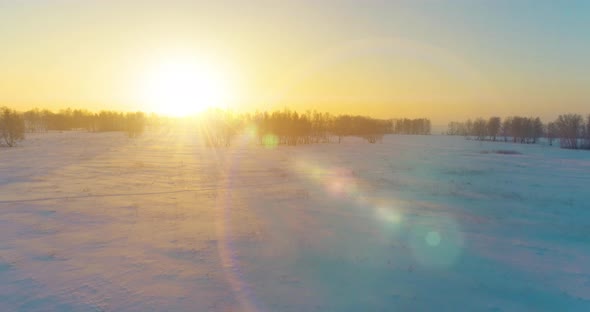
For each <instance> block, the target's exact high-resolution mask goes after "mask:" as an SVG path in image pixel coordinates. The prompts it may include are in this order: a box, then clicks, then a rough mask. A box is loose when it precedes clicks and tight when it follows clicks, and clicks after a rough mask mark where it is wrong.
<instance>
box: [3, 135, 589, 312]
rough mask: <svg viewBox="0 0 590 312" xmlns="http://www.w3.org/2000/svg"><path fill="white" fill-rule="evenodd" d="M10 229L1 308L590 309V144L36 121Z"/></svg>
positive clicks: (8, 208) (21, 164)
mask: <svg viewBox="0 0 590 312" xmlns="http://www.w3.org/2000/svg"><path fill="white" fill-rule="evenodd" d="M497 150H514V151H518V152H519V153H520V154H499V153H496V152H494V151H497ZM0 237H1V240H0V311H590V153H589V152H584V151H570V150H561V149H559V148H556V147H549V146H539V145H518V144H506V143H491V142H476V141H467V140H464V139H463V138H461V137H445V136H387V137H385V139H384V142H383V143H382V144H368V143H366V142H362V141H359V140H356V139H346V140H345V141H344V142H343V143H342V144H322V145H309V146H296V147H282V146H281V147H278V148H275V149H269V148H264V147H260V146H253V145H248V144H245V143H239V144H235V146H233V147H231V148H229V149H224V148H221V149H209V148H204V147H202V146H201V145H200V144H199V141H198V140H197V139H196V138H195V136H194V135H192V134H191V133H188V132H169V133H166V132H162V133H157V134H156V133H146V134H145V135H144V136H143V137H140V138H138V139H128V138H127V137H125V135H123V134H121V133H84V132H64V133H47V134H32V135H29V136H28V138H27V140H26V141H24V142H23V143H22V144H21V145H20V146H19V147H17V148H12V149H9V148H0Z"/></svg>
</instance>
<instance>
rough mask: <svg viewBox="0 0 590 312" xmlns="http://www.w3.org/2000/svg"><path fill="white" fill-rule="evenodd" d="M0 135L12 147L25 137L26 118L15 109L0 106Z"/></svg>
mask: <svg viewBox="0 0 590 312" xmlns="http://www.w3.org/2000/svg"><path fill="white" fill-rule="evenodd" d="M0 135H2V138H3V139H4V142H5V143H6V145H8V146H10V147H12V146H15V145H16V142H18V141H21V140H24V138H25V120H24V118H23V117H22V116H21V115H20V114H19V113H17V112H16V111H15V110H13V109H10V108H7V107H2V108H0Z"/></svg>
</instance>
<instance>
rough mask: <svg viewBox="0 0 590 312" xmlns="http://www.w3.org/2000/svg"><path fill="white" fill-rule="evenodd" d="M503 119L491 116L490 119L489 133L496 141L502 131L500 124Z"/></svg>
mask: <svg viewBox="0 0 590 312" xmlns="http://www.w3.org/2000/svg"><path fill="white" fill-rule="evenodd" d="M501 123H502V120H501V119H500V117H491V118H490V119H489V120H488V135H489V136H490V137H491V138H492V140H493V141H496V136H498V134H499V133H500V126H501Z"/></svg>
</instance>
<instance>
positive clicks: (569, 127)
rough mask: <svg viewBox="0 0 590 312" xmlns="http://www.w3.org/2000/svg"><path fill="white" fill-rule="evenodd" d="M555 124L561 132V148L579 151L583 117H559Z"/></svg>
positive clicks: (566, 115)
mask: <svg viewBox="0 0 590 312" xmlns="http://www.w3.org/2000/svg"><path fill="white" fill-rule="evenodd" d="M555 124H556V125H557V129H558V132H559V144H560V145H561V147H562V148H570V149H578V148H579V144H578V138H579V137H580V132H581V130H582V124H583V119H582V116H580V115H578V114H565V115H559V117H557V120H556V121H555Z"/></svg>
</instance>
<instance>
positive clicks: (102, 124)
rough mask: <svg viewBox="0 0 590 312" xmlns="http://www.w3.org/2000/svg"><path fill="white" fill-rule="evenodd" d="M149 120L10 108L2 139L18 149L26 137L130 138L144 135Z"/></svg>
mask: <svg viewBox="0 0 590 312" xmlns="http://www.w3.org/2000/svg"><path fill="white" fill-rule="evenodd" d="M145 126H146V116H145V114H144V113H142V112H133V113H122V112H115V111H101V112H99V113H92V112H89V111H87V110H80V109H74V110H72V109H65V110H60V111H58V112H52V111H49V110H46V109H45V110H40V109H32V110H29V111H26V112H24V113H19V112H17V111H16V110H14V109H10V108H7V107H2V108H0V136H1V138H2V140H3V142H4V144H6V145H8V146H11V147H12V146H14V145H16V143H17V142H18V141H21V140H23V139H24V138H25V133H26V132H29V133H33V132H47V131H52V130H53V131H67V130H86V131H91V132H106V131H121V132H125V133H127V135H128V136H129V137H137V136H139V135H140V134H141V133H143V131H144V129H145Z"/></svg>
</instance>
